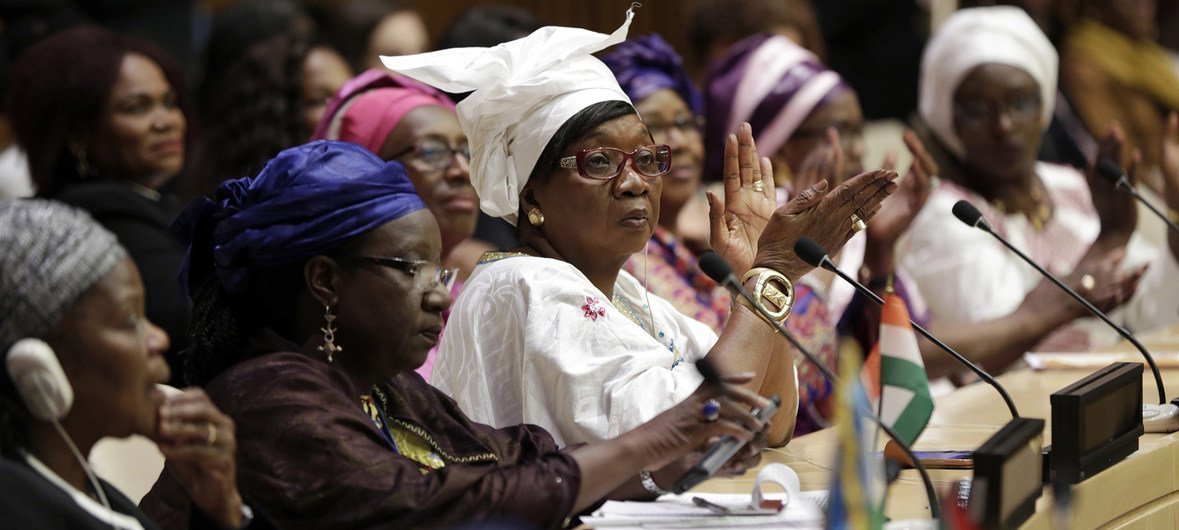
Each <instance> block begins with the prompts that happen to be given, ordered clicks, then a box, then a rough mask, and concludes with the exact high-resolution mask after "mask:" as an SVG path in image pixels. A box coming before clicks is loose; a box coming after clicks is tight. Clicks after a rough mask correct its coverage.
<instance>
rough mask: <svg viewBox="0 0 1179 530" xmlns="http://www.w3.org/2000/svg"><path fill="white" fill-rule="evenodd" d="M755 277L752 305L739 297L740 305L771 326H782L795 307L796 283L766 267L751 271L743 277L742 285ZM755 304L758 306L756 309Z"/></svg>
mask: <svg viewBox="0 0 1179 530" xmlns="http://www.w3.org/2000/svg"><path fill="white" fill-rule="evenodd" d="M754 277H756V278H757V280H756V281H755V282H754V285H753V289H752V291H751V292H752V294H753V301H752V303H751V302H750V301H747V300H745V299H744V297H740V296H738V297H737V301H738V303H740V304H742V305H744V306H746V307H748V308H749V309H750V310H752V311H753V312H754V313H755V314H757V316H759V317H761V318H762V320H765V321H766V322H767V323H768V324H770V325H771V326H773V327H778V326H781V325H782V323H783V322H785V321H786V318H787V317H789V316H790V309H791V308H792V307H794V283H792V282H791V281H790V278H787V277H786V275H784V274H782V273H780V272H778V271H776V270H774V269H770V268H766V267H756V268H753V269H750V270H749V272H746V273H745V274H744V275H743V276H742V277H741V283H742V284H744V283H745V282H747V281H749V279H750V278H754ZM753 304H756V307H755V306H754V305H753ZM767 314H768V318H767V316H766V315H767Z"/></svg>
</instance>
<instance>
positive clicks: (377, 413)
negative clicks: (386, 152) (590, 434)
mask: <svg viewBox="0 0 1179 530" xmlns="http://www.w3.org/2000/svg"><path fill="white" fill-rule="evenodd" d="M175 229H176V231H177V233H178V234H180V235H181V237H183V238H184V239H185V240H186V241H188V242H189V248H188V255H187V259H186V262H185V263H186V266H185V270H184V273H183V275H182V276H183V278H182V280H183V285H184V286H186V288H187V289H188V290H189V292H190V293H191V294H192V298H193V307H194V315H195V321H194V323H193V330H194V342H193V344H194V346H193V348H192V349H191V350H190V351H189V352H188V353H189V360H190V366H191V368H192V370H191V371H190V372H189V374H190V377H195V380H194V382H195V383H198V384H202V385H204V387H205V390H206V392H207V393H208V395H209V397H210V398H212V400H213V401H214V402H215V403H217V404H218V405H219V406H221V407H222V409H223V410H224V411H225V412H226V413H227V414H229V415H230V416H231V417H232V418H233V420H234V422H235V424H236V426H237V442H238V451H239V452H238V454H239V455H240V457H239V460H238V461H239V463H240V466H239V467H238V478H239V482H238V483H239V484H240V487H241V489H242V491H243V492H244V494H246V495H250V496H251V500H252V501H253V502H254V503H255V504H257V505H259V506H260V507H261V508H263V509H264V510H265V511H266V512H267V513H268V514H269V515H270V516H271V518H272V519H274V521H275V523H276V524H277V525H278V526H280V527H291V528H305V529H310V528H361V527H364V528H374V527H380V528H421V527H444V526H453V525H455V524H458V523H460V522H465V521H479V520H487V519H500V520H505V519H506V520H510V521H513V522H524V523H529V524H532V525H538V526H542V527H560V526H562V525H563V524H565V522H566V520H567V518H568V517H570V516H572V515H575V514H577V513H579V512H581V511H582V510H584V509H586V508H587V507H589V506H591V505H592V504H594V503H596V502H598V501H599V500H600V499H602V498H604V497H608V496H609V497H612V498H631V499H638V498H647V499H650V498H651V496H650V495H649V494H646V493H645V492H644V490H643V489H642V487H641V486H640V485H639V482H638V480H637V479H635V475H636V474H637V472H638V471H639V470H641V469H647V470H658V469H661V468H664V467H665V466H667V465H668V464H670V463H673V462H676V463H679V462H680V461H681V457H683V456H685V455H687V454H688V453H690V452H692V451H697V450H702V449H704V448H706V447H707V444H708V442H709V440H710V439H712V438H713V437H715V436H717V435H722V434H732V435H734V436H736V437H738V438H740V439H745V440H749V439H752V438H753V437H754V436H755V434H758V433H759V431H761V430H762V429H764V428H765V425H764V424H762V423H760V422H758V421H757V420H756V419H754V418H753V417H752V416H751V415H750V414H749V413H748V412H747V411H748V409H749V407H750V406H761V405H764V404H765V403H766V401H765V400H764V399H763V398H761V397H759V396H757V395H755V394H754V393H753V392H752V391H749V390H747V389H745V388H743V387H738V386H735V385H730V384H724V383H722V384H717V385H704V386H701V387H700V389H699V390H698V391H696V392H695V393H693V394H692V395H691V396H690V397H689V398H688V399H687V400H685V401H684V402H683V403H681V404H680V405H677V406H675V407H672V408H671V409H669V410H668V411H666V412H665V413H663V414H660V415H659V416H657V417H655V418H654V419H652V420H651V421H649V422H647V423H645V424H643V425H641V426H639V427H638V428H636V429H634V430H632V431H630V432H627V433H625V434H622V435H621V436H619V437H617V438H615V439H612V440H606V441H603V442H600V443H596V444H590V445H584V446H580V447H576V448H571V449H566V450H564V451H560V450H558V448H557V446H556V444H555V443H554V442H553V438H552V436H551V435H550V434H549V433H547V432H545V431H544V430H543V429H541V428H539V427H536V426H533V425H514V426H508V427H505V428H501V429H496V428H493V427H490V426H487V425H483V424H479V423H475V422H473V421H471V420H470V419H469V418H468V417H467V415H466V414H464V413H463V411H461V410H459V408H458V406H457V405H456V404H455V402H454V401H453V400H451V399H450V398H448V397H447V396H445V395H444V394H442V393H441V392H440V391H438V390H437V389H435V388H433V387H431V386H430V385H428V384H427V383H426V382H425V381H424V380H423V379H422V378H421V377H420V376H418V375H417V374H416V373H414V368H416V367H417V366H418V365H419V364H421V362H422V360H423V359H424V358H425V356H426V352H427V351H428V350H429V349H430V348H431V347H433V346H434V345H435V344H437V342H438V336H439V331H440V330H441V326H442V320H441V314H442V312H443V311H445V310H446V309H447V307H449V305H450V302H451V299H450V296H449V293H448V290H447V287H448V283H449V282H450V281H451V280H452V279H453V277H454V276H453V275H454V271H453V270H452V269H445V268H442V267H441V266H439V260H440V257H441V247H442V244H441V235H440V231H439V229H438V224H437V223H436V222H435V221H434V217H433V215H431V214H430V211H429V210H428V209H426V206H425V204H424V203H423V202H422V200H421V199H419V198H418V196H417V194H416V193H415V192H414V187H413V185H412V184H411V182H410V180H409V178H408V177H407V175H406V171H405V170H404V169H403V167H402V166H401V164H400V163H386V162H384V161H382V160H381V159H379V158H377V157H376V156H375V155H373V154H372V153H370V152H368V151H367V150H365V149H363V148H361V147H359V146H356V145H354V144H349V143H345V142H334V141H317V142H312V143H309V144H307V145H303V146H299V147H295V148H291V149H288V150H286V151H283V152H282V153H280V154H279V155H278V156H277V157H276V158H275V159H274V160H272V161H271V162H270V163H269V164H268V165H267V166H266V168H265V169H263V170H262V172H261V173H260V174H258V176H256V177H254V178H245V179H239V180H233V181H228V182H226V183H224V184H222V186H221V187H220V188H219V189H218V193H217V197H216V201H211V200H208V199H198V201H196V202H194V203H193V204H192V205H190V206H189V208H188V209H187V210H186V211H185V214H184V215H183V216H182V217H181V218H180V220H179V221H178V222H177V224H176V227H175ZM751 377H752V376H751V375H749V374H745V375H743V376H739V377H734V378H728V379H727V380H728V381H730V382H732V383H737V384H740V383H744V382H747V381H748V380H749V379H750V378H751ZM710 399H716V400H718V401H719V404H720V410H719V413H720V419H718V420H717V421H707V418H702V417H701V415H700V411H701V408H702V407H703V406H704V405H705V403H707V402H708V400H710ZM756 459H757V450H756V449H755V448H753V447H750V448H748V449H746V450H745V452H744V454H743V455H741V457H740V458H738V459H737V460H735V461H734V463H733V464H731V466H732V467H731V468H730V471H742V470H744V469H745V468H746V467H748V465H750V464H751V463H752V462H755V461H756ZM671 467H674V468H675V470H681V471H680V472H682V468H680V467H678V466H671ZM675 470H673V472H674V471H675ZM186 502H187V501H185V500H184V496H183V491H182V488H181V487H180V486H179V483H178V482H177V481H176V480H175V477H173V476H172V473H171V471H167V472H166V473H165V475H164V476H163V477H162V479H161V481H160V482H159V483H157V484H156V486H155V487H154V488H153V491H152V492H151V493H149V494H148V497H147V498H146V499H145V500H144V503H143V505H144V507H145V509H146V510H147V511H148V512H149V513H152V514H153V515H155V516H156V517H158V520H159V521H161V522H163V523H164V525H163V526H165V527H168V528H173V527H180V526H179V523H181V522H182V521H183V519H182V518H183V517H184V516H185V512H186V511H187V510H188V506H187V505H186Z"/></svg>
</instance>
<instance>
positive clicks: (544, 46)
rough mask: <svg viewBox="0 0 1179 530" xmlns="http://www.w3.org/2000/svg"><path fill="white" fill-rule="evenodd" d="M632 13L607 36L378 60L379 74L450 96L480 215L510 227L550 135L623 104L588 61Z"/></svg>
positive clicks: (575, 35) (565, 32)
mask: <svg viewBox="0 0 1179 530" xmlns="http://www.w3.org/2000/svg"><path fill="white" fill-rule="evenodd" d="M632 18H634V12H633V11H632V10H628V11H627V13H626V22H624V23H623V24H622V26H621V27H619V28H618V29H616V30H614V33H611V34H610V35H603V34H601V33H597V32H593V31H588V30H584V29H579V28H562V27H556V26H548V27H543V28H540V29H538V30H536V31H534V32H533V33H532V34H531V35H528V36H527V37H524V38H521V39H516V40H514V41H510V42H505V43H503V44H500V45H498V46H495V47H492V48H452V49H449V50H439V51H435V52H430V53H422V54H418V55H405V56H399V57H385V56H383V57H381V62H383V63H384V64H385V67H386V68H388V69H390V70H393V71H394V72H397V73H399V74H402V75H406V76H409V77H412V78H414V79H417V80H419V81H422V82H424V83H429V84H430V85H433V86H435V87H438V88H440V89H442V90H445V91H447V92H452V93H459V92H470V91H472V90H473V91H474V92H473V93H471V95H470V96H467V98H466V99H464V100H463V101H462V102H461V103H459V104H458V108H457V110H458V119H459V125H461V126H462V128H463V133H464V134H466V135H467V139H468V140H469V141H470V143H471V184H473V185H474V186H475V191H476V192H478V194H479V206H480V207H481V208H482V209H483V211H484V212H485V213H487V215H491V216H493V217H499V218H502V219H504V220H506V221H507V222H509V223H512V224H513V225H514V224H516V216H517V214H518V212H519V210H520V190H521V189H523V188H524V185H525V184H527V183H528V177H529V176H531V175H532V170H533V168H534V167H535V166H536V161H537V159H539V158H540V153H541V151H543V150H544V148H545V146H546V145H548V143H549V140H551V139H552V138H553V135H554V134H556V133H557V130H558V129H560V128H561V126H562V125H564V124H565V122H566V121H568V120H569V118H572V117H573V116H574V115H576V114H577V113H578V112H581V111H582V110H583V109H585V108H586V107H589V106H590V105H593V104H596V103H601V102H605V101H625V102H627V103H629V102H630V100H629V99H627V97H626V93H625V92H623V91H622V89H621V88H619V87H618V81H616V80H615V79H614V75H613V74H611V73H610V69H609V68H606V65H604V64H602V61H599V60H598V59H597V58H595V57H594V56H593V55H590V54H592V53H594V52H597V51H599V50H603V49H605V48H608V47H610V46H613V45H615V44H618V43H619V42H622V41H623V40H624V39H626V32H627V30H628V29H629V28H630V21H631V19H632Z"/></svg>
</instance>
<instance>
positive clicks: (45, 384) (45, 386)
mask: <svg viewBox="0 0 1179 530" xmlns="http://www.w3.org/2000/svg"><path fill="white" fill-rule="evenodd" d="M7 367H8V375H9V376H10V377H12V382H13V383H15V384H16V391H17V393H18V394H20V397H21V400H22V401H24V403H25V406H26V407H28V409H29V412H30V413H32V414H33V416H34V417H36V418H37V419H40V420H44V421H57V420H60V419H62V418H64V417H65V415H66V414H67V413H68V412H69V411H70V407H71V406H72V405H73V404H74V388H73V387H72V386H70V380H69V379H66V376H65V372H64V371H62V369H61V363H60V362H58V361H57V355H56V354H55V353H53V349H52V348H50V347H49V345H48V344H45V341H43V340H40V339H32V338H25V339H21V340H19V341H17V342H16V344H13V345H12V347H11V348H9V349H8V358H7Z"/></svg>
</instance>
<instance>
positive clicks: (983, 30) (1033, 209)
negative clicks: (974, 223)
mask: <svg viewBox="0 0 1179 530" xmlns="http://www.w3.org/2000/svg"><path fill="white" fill-rule="evenodd" d="M1056 67H1057V57H1056V52H1055V51H1054V50H1053V48H1052V45H1051V43H1049V41H1048V39H1047V38H1046V37H1045V36H1044V35H1043V34H1042V33H1041V32H1040V29H1039V28H1038V27H1037V26H1036V24H1035V23H1034V22H1033V21H1032V19H1031V18H1030V17H1028V16H1027V15H1026V14H1025V13H1024V12H1023V11H1021V10H1020V9H1018V8H1013V7H990V8H976V9H965V10H962V11H959V12H958V13H956V14H954V15H953V16H952V17H950V18H949V19H948V20H947V21H946V23H945V24H944V25H943V26H942V27H941V28H940V29H939V30H938V32H937V33H936V34H935V35H934V36H933V38H932V39H931V40H930V42H929V45H928V47H927V48H926V50H925V56H924V58H923V60H922V72H921V76H922V77H921V83H920V87H921V92H920V108H919V110H920V113H921V118H922V119H923V120H924V121H925V123H926V124H928V126H929V129H930V131H932V133H933V136H934V137H935V138H936V140H937V141H938V143H940V144H941V146H942V147H943V148H944V150H945V151H947V152H948V153H949V154H950V157H949V158H950V160H948V161H947V162H948V163H946V164H943V166H942V170H943V171H942V177H943V178H942V181H941V183H940V185H939V186H938V187H937V188H936V189H935V190H934V191H933V193H932V194H931V196H930V198H929V201H928V202H927V203H926V205H925V208H924V209H923V210H922V212H921V213H920V214H919V215H918V216H917V219H916V220H915V221H914V223H913V226H912V228H910V230H909V233H910V234H911V238H910V240H909V241H908V245H907V248H905V249H903V250H902V252H901V256H902V266H903V267H905V268H906V269H907V271H908V272H909V274H910V275H911V276H912V278H913V279H914V280H915V281H916V283H917V286H918V288H919V289H920V291H921V294H922V295H923V296H924V297H925V299H926V301H927V302H928V303H929V309H930V312H931V319H932V320H931V322H932V324H933V326H934V328H935V329H936V330H939V331H941V332H942V337H943V338H947V339H948V340H947V341H946V342H948V343H950V344H951V345H954V346H956V347H957V348H958V349H959V350H960V351H962V352H963V353H964V354H966V355H967V356H968V357H971V358H973V359H974V360H976V361H980V362H982V363H983V364H984V365H985V366H987V367H988V368H990V369H1001V368H1003V367H1006V366H1007V365H1009V364H1011V363H1012V362H1015V361H1016V360H1018V359H1019V357H1020V356H1022V355H1023V353H1024V352H1025V351H1027V350H1029V349H1036V350H1041V351H1084V350H1089V349H1093V348H1096V347H1100V346H1104V345H1108V344H1110V343H1111V342H1112V341H1113V340H1114V339H1115V338H1116V337H1115V336H1114V334H1113V332H1112V331H1110V330H1109V329H1107V328H1105V327H1104V326H1102V325H1101V324H1100V323H1099V322H1096V321H1092V320H1091V319H1083V320H1078V319H1080V318H1081V317H1084V316H1085V315H1086V312H1085V310H1084V308H1083V307H1081V305H1080V304H1077V303H1075V302H1074V301H1072V300H1070V299H1067V298H1066V295H1065V294H1063V293H1062V292H1060V290H1059V289H1056V288H1055V287H1054V286H1052V285H1050V284H1049V283H1048V282H1047V281H1046V280H1043V279H1042V278H1041V277H1040V276H1039V275H1038V274H1037V273H1036V272H1035V271H1034V270H1033V269H1032V268H1030V267H1028V266H1027V265H1026V264H1024V263H1022V262H1020V261H1019V260H1018V258H1016V257H1015V256H1014V255H1012V254H1011V253H1010V252H1008V251H1007V250H1006V249H1005V248H1004V247H1002V246H1001V245H1000V244H999V243H998V242H997V241H995V240H994V239H993V238H991V237H990V236H989V235H987V234H985V233H983V232H982V231H980V230H976V229H974V228H971V227H968V226H966V225H964V224H962V223H960V222H959V221H958V220H956V219H955V218H954V217H953V215H952V214H951V211H950V210H951V207H952V206H953V205H954V203H955V202H957V201H959V200H963V199H965V200H968V201H970V202H971V203H972V204H974V205H975V206H976V207H978V209H979V210H980V211H981V212H982V213H983V216H984V217H985V218H986V220H987V221H988V222H989V223H990V224H991V225H992V226H993V227H994V228H995V230H996V231H997V232H998V233H999V234H1001V235H1003V236H1004V237H1006V238H1007V239H1009V240H1011V241H1012V242H1013V243H1014V244H1015V245H1016V246H1018V247H1019V248H1021V249H1022V250H1023V251H1024V252H1026V253H1028V254H1029V255H1030V256H1031V257H1032V259H1034V260H1036V261H1037V262H1039V263H1040V264H1041V265H1043V266H1045V267H1046V268H1047V269H1048V270H1050V271H1052V272H1053V273H1055V274H1058V275H1060V276H1063V277H1064V278H1065V282H1066V283H1068V284H1069V285H1071V286H1072V287H1074V288H1075V289H1076V290H1077V291H1079V292H1080V293H1082V294H1083V295H1084V296H1085V297H1086V298H1088V299H1089V300H1090V301H1091V302H1093V303H1094V304H1095V305H1097V306H1098V307H1099V308H1102V309H1103V310H1112V309H1114V308H1120V309H1119V310H1118V311H1116V312H1115V313H1114V318H1115V319H1116V320H1120V321H1122V322H1123V323H1125V324H1126V325H1128V326H1129V327H1130V328H1131V329H1135V330H1148V329H1151V328H1154V327H1157V326H1160V325H1164V324H1168V323H1173V322H1176V321H1179V283H1176V282H1175V281H1174V278H1175V277H1176V274H1177V273H1179V265H1177V264H1176V261H1175V255H1176V253H1177V252H1179V239H1176V238H1175V237H1174V235H1173V234H1172V238H1171V241H1170V252H1166V251H1160V250H1159V249H1155V248H1150V247H1148V246H1147V245H1146V244H1144V242H1143V241H1142V240H1141V239H1140V238H1139V237H1138V236H1137V235H1136V234H1135V233H1134V232H1135V225H1136V222H1137V217H1136V213H1135V212H1136V211H1135V208H1134V202H1133V200H1132V199H1131V198H1130V197H1129V196H1128V195H1126V194H1122V193H1119V192H1116V191H1115V190H1114V189H1113V188H1112V187H1111V186H1110V185H1109V184H1107V183H1106V182H1104V181H1103V180H1101V178H1100V177H1098V176H1096V175H1094V174H1093V171H1090V174H1089V175H1088V176H1086V175H1082V174H1081V173H1079V172H1077V171H1075V170H1073V169H1071V168H1069V167H1065V166H1055V165H1050V164H1045V163H1039V162H1037V161H1036V153H1037V151H1038V149H1039V147H1040V138H1041V133H1042V132H1043V131H1044V129H1045V128H1046V127H1047V126H1048V123H1049V121H1050V120H1051V115H1052V109H1053V108H1054V104H1053V102H1054V99H1055V97H1056ZM1121 138H1122V137H1121V134H1120V131H1118V130H1116V129H1115V130H1113V131H1111V133H1110V134H1109V135H1108V136H1107V137H1106V139H1105V140H1103V146H1102V153H1103V155H1104V156H1107V157H1109V158H1111V159H1113V160H1118V158H1117V153H1118V152H1119V148H1120V144H1121ZM1175 154H1179V151H1175ZM1131 173H1133V170H1131ZM1173 180H1175V179H1173ZM1174 184H1175V183H1174V182H1173V185H1172V188H1173V189H1176V190H1179V188H1176V187H1175V186H1174ZM1174 195H1176V196H1179V193H1176V194H1174ZM1176 198H1179V197H1176ZM1176 206H1179V201H1172V202H1171V207H1172V208H1175V207H1176ZM1145 264H1149V267H1146V266H1145ZM944 359H945V357H944V356H943V355H940V354H938V355H930V356H928V357H927V360H926V366H927V367H928V368H929V369H930V371H931V372H938V371H942V372H945V371H946V370H948V369H950V368H949V367H947V366H946V364H945V363H943V362H942V360H944Z"/></svg>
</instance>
